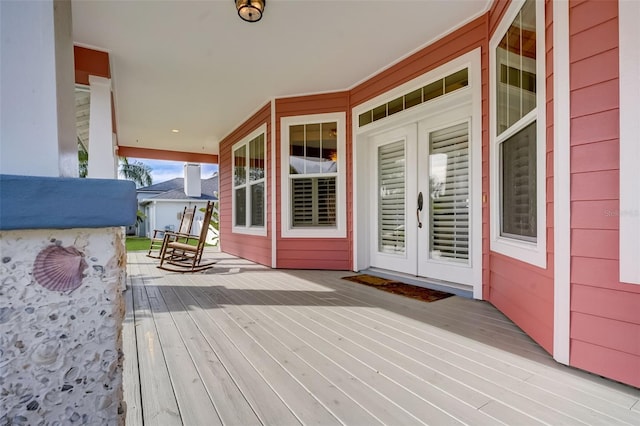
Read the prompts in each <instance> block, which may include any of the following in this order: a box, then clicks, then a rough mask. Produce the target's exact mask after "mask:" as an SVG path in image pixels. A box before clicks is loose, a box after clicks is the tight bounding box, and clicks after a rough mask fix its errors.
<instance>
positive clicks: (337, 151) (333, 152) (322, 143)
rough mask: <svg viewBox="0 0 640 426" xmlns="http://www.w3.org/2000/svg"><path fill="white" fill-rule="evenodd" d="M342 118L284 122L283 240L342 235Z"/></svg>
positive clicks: (290, 119) (340, 115)
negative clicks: (287, 237) (291, 237)
mask: <svg viewBox="0 0 640 426" xmlns="http://www.w3.org/2000/svg"><path fill="white" fill-rule="evenodd" d="M324 117H326V118H328V119H323V118H324ZM338 117H339V118H338ZM343 117H344V114H337V115H336V114H326V115H324V114H323V115H319V116H308V119H305V118H304V117H287V118H283V126H282V135H283V138H282V139H283V144H282V150H283V155H282V168H283V182H282V184H283V192H282V193H283V211H282V216H283V221H282V222H283V235H284V236H287V235H291V236H295V235H300V236H319V237H323V236H336V235H339V234H341V233H343V231H344V229H343V228H344V224H343V222H344V218H343V217H342V216H343V213H341V212H344V201H341V200H343V199H344V190H343V189H341V188H343V187H344V177H343V175H344V172H345V170H344V158H343V156H344V138H345V135H344V118H343ZM285 197H286V198H285ZM285 200H286V201H285ZM285 215H286V216H285Z"/></svg>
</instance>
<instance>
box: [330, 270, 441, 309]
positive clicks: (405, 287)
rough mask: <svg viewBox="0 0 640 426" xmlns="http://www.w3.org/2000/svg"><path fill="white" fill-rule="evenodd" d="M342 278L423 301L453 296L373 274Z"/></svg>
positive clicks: (433, 300)
mask: <svg viewBox="0 0 640 426" xmlns="http://www.w3.org/2000/svg"><path fill="white" fill-rule="evenodd" d="M342 279H343V280H347V281H352V282H354V283H358V284H364V285H368V286H370V287H375V288H377V289H379V290H382V291H387V292H389V293H393V294H399V295H401V296H405V297H411V298H412V299H418V300H422V301H423V302H435V301H436V300H440V299H444V298H447V297H450V296H453V294H451V293H445V292H444V291H438V290H431V289H428V288H424V287H418V286H416V285H411V284H405V283H401V282H399V281H393V280H388V279H386V278H380V277H375V276H373V275H366V274H360V275H352V276H349V277H342Z"/></svg>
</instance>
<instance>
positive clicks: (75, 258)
mask: <svg viewBox="0 0 640 426" xmlns="http://www.w3.org/2000/svg"><path fill="white" fill-rule="evenodd" d="M88 267H89V265H87V262H86V261H85V260H84V254H83V253H82V252H81V251H79V250H78V249H76V248H75V247H62V246H59V245H51V246H49V247H47V248H45V249H43V250H42V251H41V252H40V253H38V255H37V256H36V260H35V262H34V264H33V276H34V277H35V279H36V281H37V282H38V284H40V285H41V286H42V287H44V288H46V289H48V290H52V291H69V292H71V291H73V290H75V289H77V288H78V287H80V285H81V284H82V278H83V272H84V270H85V269H87V268H88Z"/></svg>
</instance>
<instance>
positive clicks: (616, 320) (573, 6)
mask: <svg viewBox="0 0 640 426" xmlns="http://www.w3.org/2000/svg"><path fill="white" fill-rule="evenodd" d="M569 37H570V39H569V40H570V55H569V56H570V74H571V84H570V91H571V92H570V93H571V352H570V363H571V365H573V366H575V367H578V368H582V369H585V370H588V371H592V372H594V373H596V374H601V375H603V376H606V377H610V378H612V379H615V380H619V381H622V382H625V383H629V384H631V385H633V386H640V310H639V307H640V286H637V285H636V286H634V285H630V284H624V283H620V281H619V274H618V270H619V258H620V253H619V246H618V243H619V220H618V215H617V212H618V211H619V197H620V195H619V194H620V190H619V167H620V166H619V124H618V120H619V105H620V101H619V88H618V87H619V82H618V76H619V74H618V63H619V61H618V54H619V52H618V2H617V1H615V0H613V1H587V2H571V3H570V13H569ZM623 90H624V89H623Z"/></svg>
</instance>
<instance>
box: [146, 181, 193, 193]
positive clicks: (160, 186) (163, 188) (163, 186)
mask: <svg viewBox="0 0 640 426" xmlns="http://www.w3.org/2000/svg"><path fill="white" fill-rule="evenodd" d="M183 188H184V178H173V179H170V180H166V181H164V182H160V183H155V184H153V185H149V186H145V187H143V188H138V189H137V190H136V191H137V192H167V191H172V190H174V189H183Z"/></svg>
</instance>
